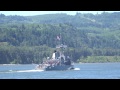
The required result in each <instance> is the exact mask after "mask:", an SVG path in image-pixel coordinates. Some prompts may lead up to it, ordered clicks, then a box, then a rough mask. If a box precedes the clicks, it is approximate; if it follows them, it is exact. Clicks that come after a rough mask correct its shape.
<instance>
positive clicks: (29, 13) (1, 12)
mask: <svg viewBox="0 0 120 90" xmlns="http://www.w3.org/2000/svg"><path fill="white" fill-rule="evenodd" d="M76 12H79V13H93V14H97V13H98V14H100V13H102V12H103V11H0V14H5V15H6V16H7V15H20V16H32V15H42V14H55V13H66V14H68V15H75V14H76ZM105 12H110V13H111V12H120V11H105Z"/></svg>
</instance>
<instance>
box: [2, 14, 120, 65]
mask: <svg viewBox="0 0 120 90" xmlns="http://www.w3.org/2000/svg"><path fill="white" fill-rule="evenodd" d="M60 35H61V43H62V44H66V45H67V46H68V48H67V49H65V50H64V53H65V55H69V56H70V57H71V59H72V60H73V61H74V62H119V61H120V57H119V55H120V12H115V13H107V12H103V13H101V14H95V15H94V14H91V13H87V14H81V13H76V15H67V14H64V13H61V14H45V15H36V16H17V15H10V16H5V15H4V14H0V64H31V63H41V62H42V61H43V60H45V59H46V58H47V57H51V55H52V53H53V51H54V50H55V46H56V45H57V44H58V40H57V36H60Z"/></svg>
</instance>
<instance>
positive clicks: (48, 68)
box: [37, 65, 74, 71]
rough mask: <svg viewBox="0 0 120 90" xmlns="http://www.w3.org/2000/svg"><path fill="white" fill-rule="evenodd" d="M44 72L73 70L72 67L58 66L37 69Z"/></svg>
mask: <svg viewBox="0 0 120 90" xmlns="http://www.w3.org/2000/svg"><path fill="white" fill-rule="evenodd" d="M37 69H39V70H44V71H63V70H72V69H74V66H73V65H59V66H47V67H44V68H37Z"/></svg>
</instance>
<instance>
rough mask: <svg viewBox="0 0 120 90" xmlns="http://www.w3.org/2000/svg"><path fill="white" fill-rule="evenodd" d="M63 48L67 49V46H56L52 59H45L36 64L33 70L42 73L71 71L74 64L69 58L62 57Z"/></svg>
mask: <svg viewBox="0 0 120 90" xmlns="http://www.w3.org/2000/svg"><path fill="white" fill-rule="evenodd" d="M65 48H67V45H63V44H60V45H57V46H56V50H55V51H54V52H53V54H52V57H51V58H49V57H47V60H45V61H43V62H42V63H41V64H38V65H37V66H36V68H35V69H36V70H44V71H53V70H56V71H58V70H59V71H60V70H73V69H74V63H73V61H72V60H71V58H70V57H69V56H65V55H64V49H65Z"/></svg>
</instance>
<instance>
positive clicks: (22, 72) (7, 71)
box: [0, 63, 120, 79]
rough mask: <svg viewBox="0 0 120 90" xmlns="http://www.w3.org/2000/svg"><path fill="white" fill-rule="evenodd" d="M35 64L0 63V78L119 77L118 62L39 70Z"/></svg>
mask: <svg viewBox="0 0 120 90" xmlns="http://www.w3.org/2000/svg"><path fill="white" fill-rule="evenodd" d="M35 67H36V64H25V65H24V64H19V65H0V79H120V63H80V64H75V70H67V71H41V70H35Z"/></svg>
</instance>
